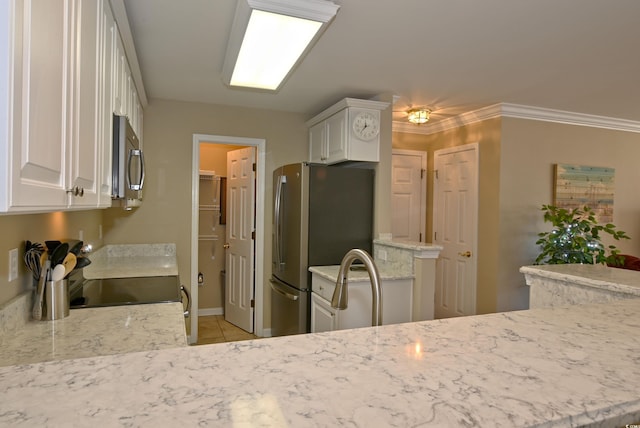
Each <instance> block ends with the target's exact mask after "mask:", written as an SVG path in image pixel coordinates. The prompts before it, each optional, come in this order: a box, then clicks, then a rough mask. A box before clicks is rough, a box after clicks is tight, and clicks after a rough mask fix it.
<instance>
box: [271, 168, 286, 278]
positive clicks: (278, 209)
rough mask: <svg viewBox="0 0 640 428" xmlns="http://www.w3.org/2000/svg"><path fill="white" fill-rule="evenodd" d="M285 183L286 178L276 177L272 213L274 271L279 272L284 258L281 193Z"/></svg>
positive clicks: (282, 176)
mask: <svg viewBox="0 0 640 428" xmlns="http://www.w3.org/2000/svg"><path fill="white" fill-rule="evenodd" d="M286 182H287V177H286V176H284V175H280V176H278V186H277V187H276V203H275V205H274V213H273V218H274V219H275V228H276V230H275V235H276V236H275V241H276V242H275V244H276V245H275V247H276V248H275V250H276V251H275V252H276V254H275V256H276V269H278V270H281V269H280V268H281V267H282V266H283V265H284V260H283V259H284V257H283V254H282V230H283V227H282V217H281V213H282V196H283V195H282V192H283V188H282V187H283V186H284V184H285V183H286Z"/></svg>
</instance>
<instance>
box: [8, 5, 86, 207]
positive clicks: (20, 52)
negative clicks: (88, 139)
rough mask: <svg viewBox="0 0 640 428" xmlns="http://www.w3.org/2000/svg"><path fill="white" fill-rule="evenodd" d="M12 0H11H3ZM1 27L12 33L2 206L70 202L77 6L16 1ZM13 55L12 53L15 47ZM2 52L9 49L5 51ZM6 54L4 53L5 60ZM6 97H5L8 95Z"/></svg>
mask: <svg viewBox="0 0 640 428" xmlns="http://www.w3.org/2000/svg"><path fill="white" fill-rule="evenodd" d="M3 3H4V4H6V3H11V2H3ZM9 10H10V11H12V12H13V13H14V15H13V16H11V15H8V16H6V17H5V16H3V19H5V18H6V20H5V22H3V23H2V25H1V26H2V27H3V28H5V29H7V28H12V27H13V28H14V31H13V33H12V34H9V35H8V37H9V43H8V44H9V50H8V51H7V52H6V55H7V57H6V59H7V60H8V62H9V67H10V68H12V70H10V73H9V75H8V78H9V79H10V80H9V82H8V87H9V88H8V89H9V92H8V97H9V103H10V107H9V108H10V109H12V112H10V113H9V123H8V124H7V126H8V128H9V132H8V135H7V139H6V140H4V139H3V141H2V145H3V147H2V152H3V153H6V154H9V156H8V157H7V160H8V163H9V165H7V169H6V170H5V171H6V172H3V173H2V174H3V175H4V174H7V176H6V177H3V184H4V185H3V188H6V190H7V193H6V194H5V195H4V196H5V197H4V198H3V200H2V201H0V204H1V206H0V208H1V209H2V211H7V210H8V209H15V210H19V211H28V210H31V209H36V208H38V207H40V206H47V207H51V208H52V209H61V208H65V207H66V205H67V199H68V198H67V193H66V187H65V186H66V184H67V167H68V160H67V148H68V146H69V141H70V138H71V135H70V134H71V129H70V122H71V118H70V117H69V110H68V108H67V106H69V105H70V101H71V87H70V86H71V85H70V83H71V71H72V70H71V66H72V64H71V58H72V52H73V43H72V38H73V37H72V36H73V19H72V5H71V2H69V1H62V2H60V1H36V0H16V1H15V2H14V4H13V10H11V6H10V7H9ZM12 51H13V53H14V56H13V58H11V56H10V55H11V52H12ZM3 54H5V53H4V52H3ZM4 60H5V58H3V61H4ZM3 101H4V100H3Z"/></svg>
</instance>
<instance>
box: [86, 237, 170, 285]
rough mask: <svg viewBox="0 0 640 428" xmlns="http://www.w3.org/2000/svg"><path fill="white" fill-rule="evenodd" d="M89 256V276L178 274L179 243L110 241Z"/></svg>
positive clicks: (127, 276)
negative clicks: (117, 242)
mask: <svg viewBox="0 0 640 428" xmlns="http://www.w3.org/2000/svg"><path fill="white" fill-rule="evenodd" d="M89 259H90V260H91V264H90V265H89V266H87V267H85V268H84V269H83V275H84V277H85V278H86V279H98V278H129V277H138V276H171V275H178V262H177V259H176V248H175V244H128V245H107V246H105V247H102V248H100V249H99V250H97V251H96V252H94V253H92V254H90V255H89Z"/></svg>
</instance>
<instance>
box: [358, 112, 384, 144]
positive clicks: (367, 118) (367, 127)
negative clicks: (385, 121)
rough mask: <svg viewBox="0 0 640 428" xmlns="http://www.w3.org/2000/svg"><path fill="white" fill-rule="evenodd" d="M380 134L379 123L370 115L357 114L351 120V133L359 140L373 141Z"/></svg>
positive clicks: (365, 113)
mask: <svg viewBox="0 0 640 428" xmlns="http://www.w3.org/2000/svg"><path fill="white" fill-rule="evenodd" d="M379 132H380V122H379V121H378V118H377V117H375V116H374V115H373V114H371V113H367V112H362V113H358V114H357V115H356V117H355V118H354V119H353V133H354V134H355V135H356V137H358V138H360V139H361V140H365V141H368V140H373V139H374V138H376V137H377V136H378V133H379Z"/></svg>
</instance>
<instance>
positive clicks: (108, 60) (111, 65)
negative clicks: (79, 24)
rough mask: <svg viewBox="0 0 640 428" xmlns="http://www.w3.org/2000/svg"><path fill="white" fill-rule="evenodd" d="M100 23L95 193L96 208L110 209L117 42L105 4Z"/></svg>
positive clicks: (114, 28) (109, 10) (108, 8)
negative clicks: (97, 177) (98, 122)
mask: <svg viewBox="0 0 640 428" xmlns="http://www.w3.org/2000/svg"><path fill="white" fill-rule="evenodd" d="M104 2H105V3H104V4H103V7H102V13H101V16H100V19H101V24H100V26H101V33H102V38H101V44H100V49H101V52H102V54H101V57H100V58H101V60H102V61H101V62H100V63H99V72H100V75H101V77H100V96H99V99H100V101H101V102H100V127H99V134H100V138H99V140H100V142H101V144H100V147H99V148H98V149H99V155H98V159H99V160H98V168H99V172H98V174H99V178H100V179H99V189H98V207H101V208H103V207H105V208H106V207H110V206H111V185H112V175H111V174H112V164H113V159H112V151H113V149H112V142H113V112H114V104H115V101H114V99H115V96H114V87H115V85H114V83H115V82H114V81H115V49H116V42H117V40H119V36H118V27H117V26H116V22H115V20H114V19H113V14H112V13H111V8H110V7H109V4H108V0H104Z"/></svg>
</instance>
